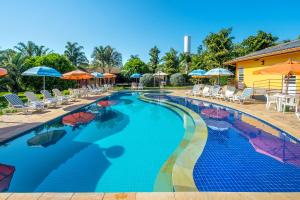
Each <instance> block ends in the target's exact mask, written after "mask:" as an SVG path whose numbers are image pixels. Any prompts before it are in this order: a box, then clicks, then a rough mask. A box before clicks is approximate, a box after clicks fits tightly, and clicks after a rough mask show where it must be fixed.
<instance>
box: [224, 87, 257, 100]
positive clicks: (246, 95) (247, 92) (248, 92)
mask: <svg viewBox="0 0 300 200" xmlns="http://www.w3.org/2000/svg"><path fill="white" fill-rule="evenodd" d="M252 95H253V89H252V88H245V89H244V90H243V92H242V94H241V95H234V96H233V97H232V98H230V100H231V101H233V102H236V101H237V102H239V103H244V102H246V101H253V99H252Z"/></svg>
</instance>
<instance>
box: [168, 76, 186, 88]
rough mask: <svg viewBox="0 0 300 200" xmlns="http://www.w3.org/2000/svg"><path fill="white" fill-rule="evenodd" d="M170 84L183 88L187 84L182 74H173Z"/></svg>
mask: <svg viewBox="0 0 300 200" xmlns="http://www.w3.org/2000/svg"><path fill="white" fill-rule="evenodd" d="M170 83H171V85H173V86H183V85H184V84H185V78H184V76H183V75H182V74H181V73H176V74H172V75H171V77H170Z"/></svg>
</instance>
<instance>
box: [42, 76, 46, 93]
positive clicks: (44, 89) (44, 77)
mask: <svg viewBox="0 0 300 200" xmlns="http://www.w3.org/2000/svg"><path fill="white" fill-rule="evenodd" d="M45 79H46V78H45V76H43V90H45V88H46V86H45V82H46V80H45Z"/></svg>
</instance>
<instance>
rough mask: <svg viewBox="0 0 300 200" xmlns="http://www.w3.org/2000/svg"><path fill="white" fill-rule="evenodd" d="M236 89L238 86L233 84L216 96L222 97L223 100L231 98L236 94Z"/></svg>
mask: <svg viewBox="0 0 300 200" xmlns="http://www.w3.org/2000/svg"><path fill="white" fill-rule="evenodd" d="M235 91H236V88H235V87H233V86H227V87H226V89H225V90H224V92H223V93H220V94H219V95H217V96H216V98H218V99H221V100H225V101H226V100H229V99H230V98H232V97H233V96H234V93H235Z"/></svg>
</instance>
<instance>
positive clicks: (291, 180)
mask: <svg viewBox="0 0 300 200" xmlns="http://www.w3.org/2000/svg"><path fill="white" fill-rule="evenodd" d="M146 96H148V97H150V98H155V99H163V101H169V102H174V103H177V104H180V105H183V106H185V107H187V108H189V109H191V110H193V111H195V112H196V113H198V114H199V115H200V116H201V118H202V119H203V120H204V121H205V123H206V125H207V127H208V138H207V141H206V144H205V148H204V150H203V152H202V154H201V156H200V157H199V158H198V160H197V162H196V164H195V167H194V170H193V176H194V181H195V184H196V186H197V188H198V190H199V191H226V192H237V191H239V192H246V191H250V192H263V191H264V192H299V191H300V143H299V140H297V139H296V138H294V137H292V136H290V135H289V134H287V133H285V132H283V131H282V130H280V129H278V128H276V127H274V126H272V125H270V124H268V123H267V122H263V121H261V120H259V119H256V118H255V117H252V116H250V115H247V114H245V113H242V112H239V111H237V110H233V109H230V108H227V107H224V106H221V105H216V104H212V103H209V102H204V101H200V100H195V99H191V98H181V97H174V96H166V95H150V94H149V95H146Z"/></svg>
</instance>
